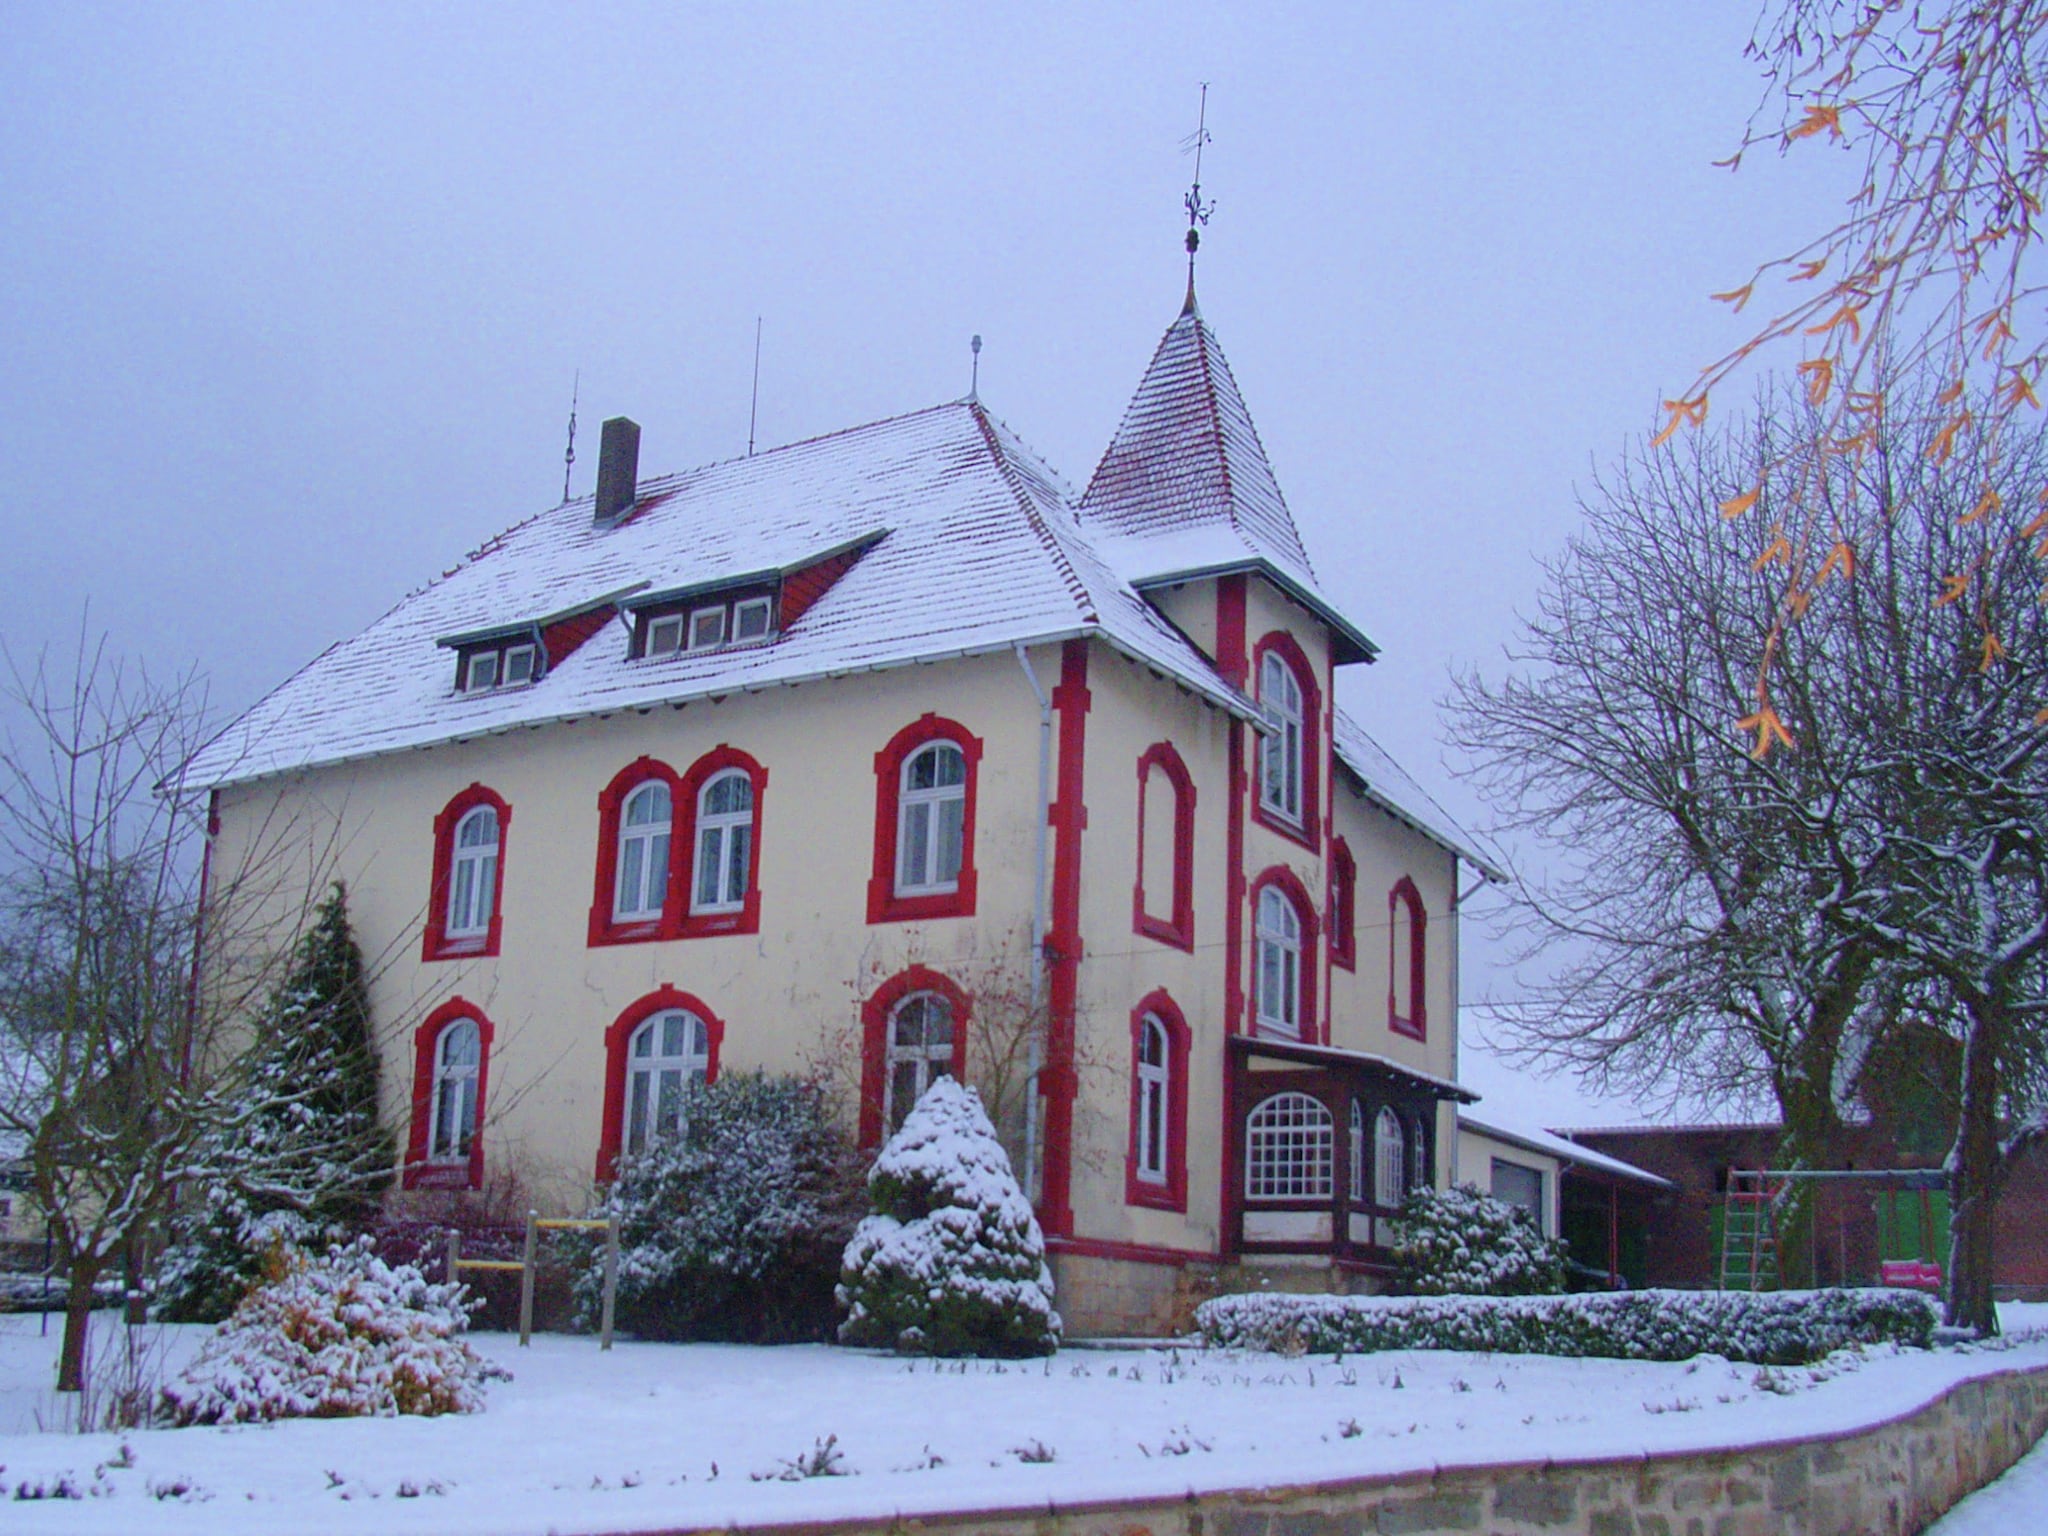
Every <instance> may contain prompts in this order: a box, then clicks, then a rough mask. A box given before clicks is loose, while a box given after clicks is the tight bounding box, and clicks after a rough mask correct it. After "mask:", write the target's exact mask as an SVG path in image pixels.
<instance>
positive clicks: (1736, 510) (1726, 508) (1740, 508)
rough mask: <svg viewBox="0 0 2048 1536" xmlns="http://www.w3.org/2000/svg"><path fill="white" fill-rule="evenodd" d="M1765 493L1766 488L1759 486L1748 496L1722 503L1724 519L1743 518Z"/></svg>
mask: <svg viewBox="0 0 2048 1536" xmlns="http://www.w3.org/2000/svg"><path fill="white" fill-rule="evenodd" d="M1763 493H1764V488H1763V487H1762V486H1758V487H1757V488H1756V489H1755V490H1753V491H1751V492H1749V493H1748V494H1747V495H1744V496H1737V497H1734V498H1733V499H1731V500H1728V501H1724V502H1722V503H1721V515H1722V516H1723V517H1740V516H1742V514H1743V513H1745V512H1747V511H1748V510H1749V509H1750V508H1751V507H1753V506H1755V505H1756V499H1757V497H1759V496H1761V495H1763Z"/></svg>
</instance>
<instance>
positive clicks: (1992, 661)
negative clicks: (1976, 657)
mask: <svg viewBox="0 0 2048 1536" xmlns="http://www.w3.org/2000/svg"><path fill="white" fill-rule="evenodd" d="M2003 660H2005V644H2004V642H2003V641H2001V640H2000V639H1999V638H1998V636H1997V635H1996V634H1995V633H1994V632H1993V631H1991V630H1988V629H1987V630H1986V631H1984V659H1983V660H1982V661H1980V662H1978V663H1977V670H1978V671H1979V672H1989V671H1990V670H1991V669H1992V667H1994V666H1996V665H1997V664H1998V663H1999V662H2001V661H2003Z"/></svg>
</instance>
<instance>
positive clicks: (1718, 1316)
mask: <svg viewBox="0 0 2048 1536" xmlns="http://www.w3.org/2000/svg"><path fill="white" fill-rule="evenodd" d="M1936 1320H1937V1312H1936V1308H1935V1304H1934V1302H1933V1301H1932V1299H1931V1298H1929V1297H1926V1296H1922V1295H1920V1294H1919V1293H1917V1292H1913V1291H1889V1290H1857V1291H1763V1292H1752V1291H1619V1292H1604V1293H1597V1294H1590V1295H1579V1296H1513V1297H1477V1296H1417V1297H1394V1296H1289V1295H1255V1296H1219V1297H1217V1298H1216V1299H1214V1300H1213V1301H1205V1302H1203V1303H1202V1305H1201V1306H1200V1307H1198V1308H1197V1309H1196V1310H1195V1327H1196V1329H1197V1330H1198V1331H1199V1332H1200V1333H1201V1335H1202V1338H1203V1339H1204V1340H1205V1341H1206V1342H1208V1343H1210V1344H1215V1345H1223V1346H1227V1347H1230V1348H1234V1349H1270V1350H1279V1351H1282V1352H1284V1353H1290V1354H1299V1353H1303V1352H1306V1353H1310V1354H1324V1353H1329V1354H1347V1353H1356V1354H1369V1353H1371V1352H1373V1351H1375V1350H1383V1349H1459V1350H1474V1351H1479V1352H1482V1353H1487V1354H1504V1355H1561V1356H1565V1357H1568V1358H1598V1359H1613V1360H1689V1359H1691V1358H1692V1357H1693V1356H1694V1355H1708V1354H1711V1355H1722V1356H1725V1357H1726V1358H1728V1359H1730V1360H1739V1361H1743V1362H1745V1363H1747V1364H1752V1365H1805V1364H1808V1363H1810V1362H1812V1361H1814V1360H1818V1359H1819V1358H1820V1357H1821V1356H1823V1355H1826V1354H1830V1353H1832V1352H1833V1351H1835V1350H1838V1349H1846V1348H1848V1347H1850V1346H1851V1345H1858V1344H1900V1345H1905V1346H1907V1347H1910V1348H1914V1349H1925V1348H1927V1347H1928V1345H1930V1344H1931V1343H1932V1342H1933V1339H1934V1325H1935V1322H1936Z"/></svg>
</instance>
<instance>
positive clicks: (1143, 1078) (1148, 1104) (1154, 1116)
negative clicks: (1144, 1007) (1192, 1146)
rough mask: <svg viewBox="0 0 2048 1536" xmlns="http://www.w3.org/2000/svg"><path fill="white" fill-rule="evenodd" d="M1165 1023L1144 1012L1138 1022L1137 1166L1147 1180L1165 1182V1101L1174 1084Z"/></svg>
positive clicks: (1138, 1173)
mask: <svg viewBox="0 0 2048 1536" xmlns="http://www.w3.org/2000/svg"><path fill="white" fill-rule="evenodd" d="M1171 1060H1172V1058H1171V1056H1170V1054H1169V1052H1168V1048H1167V1037H1166V1025H1165V1024H1163V1023H1162V1022H1161V1021H1160V1020H1159V1018H1158V1017H1157V1016H1156V1015H1153V1014H1147V1015H1146V1016H1145V1018H1144V1019H1143V1020H1141V1021H1140V1022H1139V1025H1138V1166H1137V1175H1138V1177H1139V1178H1140V1179H1142V1180H1143V1181H1144V1182H1145V1183H1147V1184H1164V1183H1165V1182H1166V1105H1167V1099H1168V1096H1169V1094H1170V1091H1171V1089H1172V1085H1173V1075H1172V1071H1171Z"/></svg>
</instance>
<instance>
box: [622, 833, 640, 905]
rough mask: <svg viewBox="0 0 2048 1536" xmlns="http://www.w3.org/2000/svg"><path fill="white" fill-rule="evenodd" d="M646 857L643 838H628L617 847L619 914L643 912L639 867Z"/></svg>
mask: <svg viewBox="0 0 2048 1536" xmlns="http://www.w3.org/2000/svg"><path fill="white" fill-rule="evenodd" d="M646 857H647V843H646V841H645V839H643V838H638V837H629V838H627V839H626V840H625V842H624V843H622V844H620V845H619V910H620V911H621V912H639V911H642V910H643V908H642V907H641V904H640V867H641V863H642V861H643V860H645V859H646Z"/></svg>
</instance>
